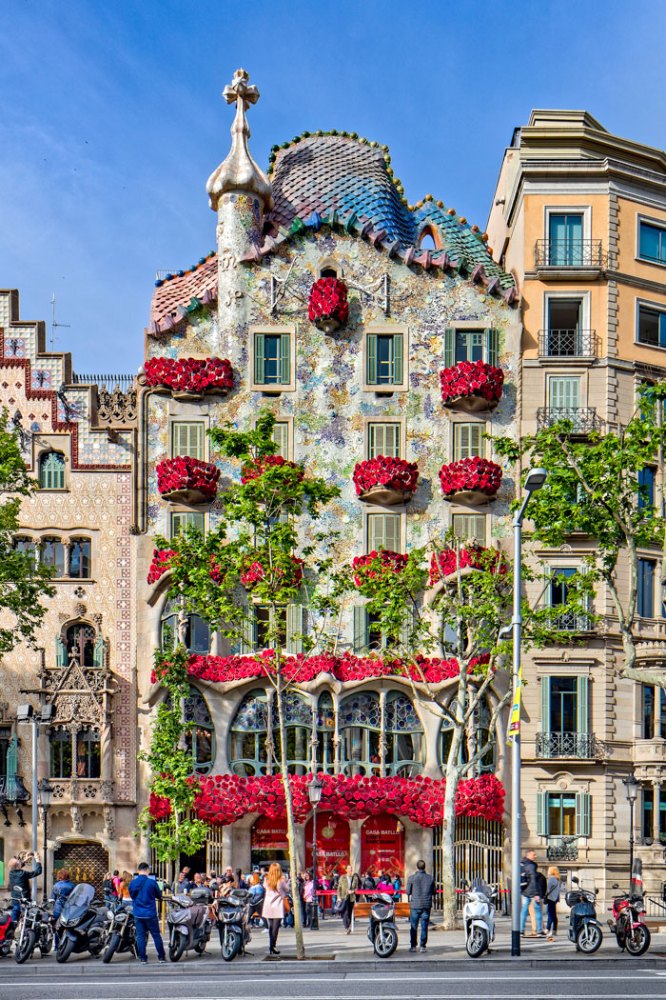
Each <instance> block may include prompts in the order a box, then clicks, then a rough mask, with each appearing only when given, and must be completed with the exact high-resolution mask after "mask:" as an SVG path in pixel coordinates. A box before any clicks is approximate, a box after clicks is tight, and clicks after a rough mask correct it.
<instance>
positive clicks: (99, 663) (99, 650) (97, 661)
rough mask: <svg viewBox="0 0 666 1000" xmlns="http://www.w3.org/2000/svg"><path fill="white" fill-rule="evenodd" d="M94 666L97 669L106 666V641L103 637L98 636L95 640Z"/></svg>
mask: <svg viewBox="0 0 666 1000" xmlns="http://www.w3.org/2000/svg"><path fill="white" fill-rule="evenodd" d="M93 664H94V665H95V666H96V667H103V666H104V639H103V638H102V636H101V635H98V636H97V639H96V640H95V649H94V651H93Z"/></svg>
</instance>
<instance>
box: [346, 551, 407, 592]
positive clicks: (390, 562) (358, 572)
mask: <svg viewBox="0 0 666 1000" xmlns="http://www.w3.org/2000/svg"><path fill="white" fill-rule="evenodd" d="M408 558H409V556H406V555H402V554H401V553H400V552H391V551H390V549H381V551H380V552H375V551H372V552H368V554H367V556H355V557H354V559H353V560H352V569H353V571H354V584H355V586H357V587H358V589H359V590H360V592H361V593H363V590H364V587H366V586H367V585H368V584H369V583H370V581H372V580H376V579H377V578H378V577H383V576H387V575H389V574H391V573H402V571H403V569H404V568H405V566H406V565H407V560H408ZM365 596H368V595H365Z"/></svg>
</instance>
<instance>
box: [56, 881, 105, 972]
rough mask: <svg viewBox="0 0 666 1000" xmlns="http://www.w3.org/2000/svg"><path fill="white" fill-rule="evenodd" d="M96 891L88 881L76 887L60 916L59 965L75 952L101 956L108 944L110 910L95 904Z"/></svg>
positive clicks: (57, 959) (58, 924)
mask: <svg viewBox="0 0 666 1000" xmlns="http://www.w3.org/2000/svg"><path fill="white" fill-rule="evenodd" d="M94 900H95V890H94V888H93V886H91V885H89V884H88V883H87V882H81V883H79V885H77V886H75V887H74V888H73V889H72V891H71V892H70V894H69V896H68V897H67V899H66V900H65V903H64V906H63V908H62V913H61V914H60V916H59V917H58V921H57V924H56V929H57V931H58V935H59V938H60V940H59V942H58V949H57V951H56V962H60V963H62V962H66V961H67V959H68V958H69V956H70V955H71V954H72V953H73V952H77V953H79V952H82V951H89V952H90V954H91V955H99V953H100V951H101V950H102V948H103V947H104V942H105V941H106V927H107V910H106V907H105V906H102V905H101V904H97V905H95V902H94Z"/></svg>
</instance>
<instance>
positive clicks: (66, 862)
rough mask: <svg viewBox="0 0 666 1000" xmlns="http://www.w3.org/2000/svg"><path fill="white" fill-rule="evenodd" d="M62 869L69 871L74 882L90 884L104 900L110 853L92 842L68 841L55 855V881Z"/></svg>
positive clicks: (61, 845)
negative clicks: (103, 889)
mask: <svg viewBox="0 0 666 1000" xmlns="http://www.w3.org/2000/svg"><path fill="white" fill-rule="evenodd" d="M61 868H66V869H67V870H68V871H69V877H70V878H71V880H72V882H77V883H78V882H90V884H91V885H94V886H95V894H96V895H97V896H99V898H100V899H102V898H103V892H102V883H103V881H104V876H105V875H106V873H107V872H108V870H109V852H108V851H107V850H106V848H104V847H102V845H101V844H97V843H95V841H92V840H76V841H72V840H68V841H67V842H66V843H64V844H60V846H59V847H58V848H57V850H56V851H54V854H53V881H54V882H57V880H58V872H59V871H60V869H61Z"/></svg>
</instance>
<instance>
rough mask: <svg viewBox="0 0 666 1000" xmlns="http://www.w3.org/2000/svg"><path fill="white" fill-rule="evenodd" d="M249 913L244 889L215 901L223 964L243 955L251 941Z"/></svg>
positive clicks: (235, 890) (233, 891)
mask: <svg viewBox="0 0 666 1000" xmlns="http://www.w3.org/2000/svg"><path fill="white" fill-rule="evenodd" d="M249 911H250V907H249V905H248V892H247V890H246V889H234V890H232V892H230V893H229V895H228V896H221V897H220V899H218V900H217V920H218V924H219V925H220V931H221V940H220V947H221V949H222V958H223V959H224V961H225V962H231V961H233V959H234V958H235V957H236V955H241V954H244V953H245V945H246V944H247V943H248V942H249V941H250V940H251V934H250V929H249V926H248V923H249Z"/></svg>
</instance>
